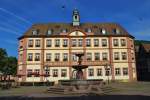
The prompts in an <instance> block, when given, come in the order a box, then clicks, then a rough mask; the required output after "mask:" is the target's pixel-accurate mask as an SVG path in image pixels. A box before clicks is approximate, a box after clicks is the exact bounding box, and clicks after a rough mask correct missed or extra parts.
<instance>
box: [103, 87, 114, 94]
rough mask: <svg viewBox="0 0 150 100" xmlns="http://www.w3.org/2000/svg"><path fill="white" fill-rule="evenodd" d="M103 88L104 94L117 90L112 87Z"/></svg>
mask: <svg viewBox="0 0 150 100" xmlns="http://www.w3.org/2000/svg"><path fill="white" fill-rule="evenodd" d="M101 90H102V91H103V94H107V93H110V92H113V91H115V89H114V88H112V87H101Z"/></svg>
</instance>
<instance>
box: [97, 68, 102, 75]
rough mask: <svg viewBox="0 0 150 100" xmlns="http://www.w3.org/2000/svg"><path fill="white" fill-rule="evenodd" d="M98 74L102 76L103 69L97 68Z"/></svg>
mask: <svg viewBox="0 0 150 100" xmlns="http://www.w3.org/2000/svg"><path fill="white" fill-rule="evenodd" d="M97 76H102V69H101V68H98V69H97Z"/></svg>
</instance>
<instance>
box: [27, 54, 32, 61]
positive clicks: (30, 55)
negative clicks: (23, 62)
mask: <svg viewBox="0 0 150 100" xmlns="http://www.w3.org/2000/svg"><path fill="white" fill-rule="evenodd" d="M32 60H33V54H32V53H28V61H32Z"/></svg>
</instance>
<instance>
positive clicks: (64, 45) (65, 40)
mask: <svg viewBox="0 0 150 100" xmlns="http://www.w3.org/2000/svg"><path fill="white" fill-rule="evenodd" d="M63 47H68V40H67V39H63Z"/></svg>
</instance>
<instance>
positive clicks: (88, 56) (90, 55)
mask: <svg viewBox="0 0 150 100" xmlns="http://www.w3.org/2000/svg"><path fill="white" fill-rule="evenodd" d="M86 57H87V61H92V53H87V56H86Z"/></svg>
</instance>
